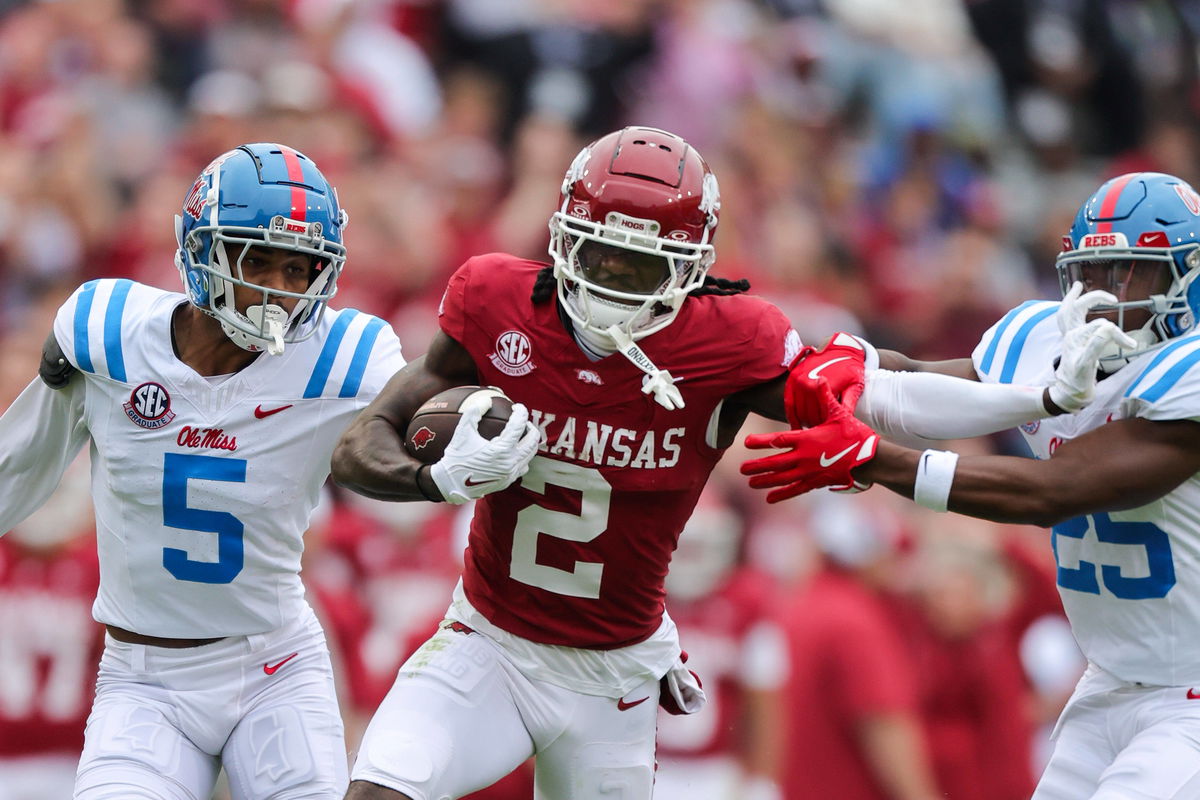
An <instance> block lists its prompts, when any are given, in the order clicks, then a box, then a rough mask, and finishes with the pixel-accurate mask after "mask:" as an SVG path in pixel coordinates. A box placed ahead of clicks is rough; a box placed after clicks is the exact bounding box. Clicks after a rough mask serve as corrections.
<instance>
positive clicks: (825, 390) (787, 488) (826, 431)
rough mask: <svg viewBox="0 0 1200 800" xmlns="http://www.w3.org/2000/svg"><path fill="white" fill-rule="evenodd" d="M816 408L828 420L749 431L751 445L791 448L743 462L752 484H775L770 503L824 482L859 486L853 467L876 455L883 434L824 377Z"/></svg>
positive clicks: (818, 385)
mask: <svg viewBox="0 0 1200 800" xmlns="http://www.w3.org/2000/svg"><path fill="white" fill-rule="evenodd" d="M814 394H815V395H816V399H817V404H816V406H815V408H816V410H817V411H818V413H820V414H821V415H823V416H824V417H825V422H822V423H821V424H820V425H816V426H814V427H811V428H807V429H805V430H798V431H783V432H781V433H758V434H752V435H750V436H747V437H746V447H749V448H750V449H752V450H764V449H767V448H772V447H778V448H784V447H786V448H789V449H788V450H787V452H783V453H775V454H774V455H769V456H763V457H762V458H756V459H752V460H750V461H747V462H745V463H744V464H742V474H743V475H750V476H752V477H751V478H750V486H751V487H752V488H754V489H765V488H771V487H775V488H771V491H770V492H768V493H767V502H768V503H778V502H779V501H780V500H787V499H788V498H789V497H795V496H796V495H798V494H804V493H805V492H808V491H811V490H813V489H819V488H821V487H824V486H831V487H834V489H835V490H851V489H855V488H861V487H862V486H863V484H859V483H857V482H856V481H855V480H854V476H852V475H851V474H850V471H851V470H852V469H854V468H855V467H858V466H861V465H862V464H865V463H867V462H868V461H870V460H871V459H872V458H874V457H875V449H876V447H877V446H878V444H879V435H878V434H877V433H875V431H873V430H871V429H870V428H868V427H867V426H866V425H864V424H863V423H862V422H860V421H859V420H857V419H855V417H854V414H852V413H851V412H850V411H849V410H848V409H847V408H846V407H845V406H843V405H842V404H841V403H839V402H838V401H837V400H836V399H835V398H834V396H833V392H832V391H831V390H830V388H829V384H827V383H826V382H825V380H824V379H823V377H820V378H818V379H817V381H816V389H815V392H814Z"/></svg>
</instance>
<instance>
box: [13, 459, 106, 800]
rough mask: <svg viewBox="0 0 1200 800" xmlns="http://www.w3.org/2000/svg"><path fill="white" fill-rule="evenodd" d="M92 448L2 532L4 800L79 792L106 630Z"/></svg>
mask: <svg viewBox="0 0 1200 800" xmlns="http://www.w3.org/2000/svg"><path fill="white" fill-rule="evenodd" d="M89 489H90V484H89V480H88V467H87V458H86V456H84V457H81V458H80V459H79V460H78V461H76V462H75V464H74V465H73V466H72V467H71V468H70V470H69V471H68V472H67V474H66V476H65V477H64V478H63V482H62V484H61V485H60V486H59V489H58V491H57V492H56V493H55V495H54V496H53V497H52V498H51V499H50V500H49V501H48V502H47V503H46V504H45V505H44V506H43V507H42V509H41V510H40V511H38V512H37V513H35V514H34V515H33V516H31V517H30V518H29V519H27V520H26V521H25V522H24V523H22V524H21V526H20V527H18V528H15V529H14V530H13V531H11V532H10V533H9V534H8V535H7V536H4V537H2V538H0V660H2V661H3V664H4V669H3V670H2V671H0V800H47V799H48V798H59V797H70V796H71V793H72V791H73V789H74V785H75V767H76V765H77V764H78V763H79V753H80V751H81V750H82V749H83V729H84V725H85V723H86V722H87V717H88V713H89V711H90V710H91V707H92V694H93V691H94V686H95V681H96V662H97V660H99V657H100V652H101V650H102V649H103V641H102V640H103V632H104V628H103V627H102V626H100V625H98V624H97V623H96V622H95V621H93V620H92V600H93V599H94V598H95V596H96V589H97V586H98V584H99V573H98V570H99V566H98V564H97V560H96V544H95V539H94V536H93V527H92V515H91V510H92V504H91V500H90V493H89Z"/></svg>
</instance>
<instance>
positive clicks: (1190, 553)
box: [973, 301, 1200, 686]
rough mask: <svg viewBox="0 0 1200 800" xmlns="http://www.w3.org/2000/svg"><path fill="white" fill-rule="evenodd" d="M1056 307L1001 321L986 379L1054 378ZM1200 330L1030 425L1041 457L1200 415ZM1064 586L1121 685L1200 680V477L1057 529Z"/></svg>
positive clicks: (1084, 638)
mask: <svg viewBox="0 0 1200 800" xmlns="http://www.w3.org/2000/svg"><path fill="white" fill-rule="evenodd" d="M1058 307H1059V303H1057V302H1043V301H1031V302H1028V303H1025V304H1024V305H1021V306H1019V307H1017V308H1015V309H1013V310H1012V311H1010V312H1009V313H1008V314H1007V315H1006V316H1005V317H1004V318H1003V319H1001V320H1000V322H998V323H997V324H996V325H995V326H993V327H992V328H991V329H990V330H989V331H988V332H987V333H986V334H984V337H983V339H982V341H980V343H979V346H978V347H976V348H975V352H974V354H973V359H974V362H975V369H976V371H977V372H978V373H979V376H980V378H981V380H984V381H987V382H999V383H1023V384H1027V385H1033V386H1039V385H1046V384H1048V383H1049V382H1050V381H1051V379H1052V377H1051V376H1052V375H1053V372H1054V364H1055V361H1056V359H1057V358H1058V357H1059V355H1060V354H1061V350H1062V335H1061V334H1060V333H1059V331H1058V325H1057V323H1056V321H1055V319H1054V315H1055V312H1056V311H1057V310H1058ZM1198 362H1200V333H1197V334H1191V335H1188V336H1184V337H1181V338H1179V339H1175V340H1173V341H1171V342H1169V343H1168V344H1166V345H1164V346H1162V347H1159V348H1157V349H1155V350H1153V351H1151V352H1149V353H1145V354H1143V355H1141V356H1138V357H1136V358H1135V359H1134V360H1133V361H1131V362H1130V363H1129V364H1128V365H1126V366H1125V367H1124V368H1122V369H1121V370H1119V371H1117V372H1116V373H1114V374H1112V375H1109V376H1108V377H1106V378H1104V379H1103V380H1101V381H1100V382H1099V383H1098V384H1097V387H1096V395H1095V400H1094V401H1093V402H1092V404H1091V405H1090V406H1088V407H1087V408H1085V409H1084V410H1083V411H1081V412H1079V413H1078V414H1075V415H1063V416H1059V417H1050V418H1048V419H1043V420H1040V421H1038V422H1031V423H1028V424H1026V425H1022V426H1021V432H1022V433H1023V434H1024V435H1025V439H1026V441H1027V442H1028V443H1029V445H1030V447H1031V448H1032V450H1033V453H1034V455H1035V456H1036V457H1037V458H1041V459H1046V458H1049V457H1050V456H1051V455H1052V454H1053V453H1054V451H1055V450H1057V449H1058V447H1059V446H1061V445H1062V444H1063V442H1066V441H1070V440H1071V439H1073V438H1075V437H1077V436H1080V435H1082V434H1084V433H1087V432H1088V431H1090V430H1094V429H1095V428H1098V427H1100V426H1101V425H1104V424H1105V423H1107V422H1109V421H1112V420H1117V419H1127V418H1133V417H1143V418H1145V419H1150V420H1163V421H1165V420H1185V419H1192V420H1200V367H1198V366H1196V365H1197V363H1198ZM1051 540H1052V542H1053V546H1054V553H1055V558H1056V560H1057V563H1058V588H1059V594H1060V595H1061V596H1062V602H1063V607H1064V609H1065V610H1066V612H1067V616H1068V618H1069V619H1070V621H1071V629H1072V631H1073V632H1074V634H1075V638H1076V640H1078V642H1079V646H1080V648H1081V649H1082V650H1083V653H1084V655H1086V656H1087V658H1088V660H1089V661H1091V662H1093V663H1094V664H1096V665H1097V666H1099V667H1101V668H1102V669H1104V670H1106V671H1107V672H1109V673H1111V674H1113V675H1115V676H1116V677H1118V678H1120V679H1121V680H1124V681H1129V682H1139V683H1144V684H1150V685H1159V686H1194V685H1200V475H1193V476H1192V477H1191V478H1189V479H1188V480H1186V481H1184V482H1183V483H1182V484H1181V485H1180V486H1178V487H1176V488H1175V489H1173V490H1172V491H1170V492H1168V493H1167V494H1166V495H1165V496H1163V497H1162V498H1160V499H1158V500H1156V501H1155V502H1153V503H1150V504H1148V505H1144V506H1141V507H1140V508H1134V509H1130V510H1128V511H1113V512H1108V513H1097V514H1089V515H1087V516H1084V517H1078V518H1075V519H1071V520H1067V521H1066V522H1062V523H1060V524H1058V525H1055V526H1054V528H1053V532H1052V539H1051Z"/></svg>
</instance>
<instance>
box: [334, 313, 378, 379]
mask: <svg viewBox="0 0 1200 800" xmlns="http://www.w3.org/2000/svg"><path fill="white" fill-rule="evenodd" d="M384 324H385V323H384V321H383V320H381V319H379V317H373V318H372V319H371V321H370V322H368V323H367V326H366V327H365V328H363V332H362V335H361V336H359V337H358V345H357V346H356V347H355V348H354V357H353V358H351V359H350V368H349V369H347V370H346V380H345V381H343V382H342V390H341V391H340V392H338V397H354V396H355V395H357V394H358V389H359V387H360V386H361V385H362V379H363V375H365V374H366V372H367V361H368V360H369V359H370V357H371V348H372V347H374V346H375V340H376V339H378V338H379V332H380V331H382V330H383V326H384Z"/></svg>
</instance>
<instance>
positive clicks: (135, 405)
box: [124, 381, 175, 430]
mask: <svg viewBox="0 0 1200 800" xmlns="http://www.w3.org/2000/svg"><path fill="white" fill-rule="evenodd" d="M124 408H125V415H126V416H127V417H129V419H131V420H132V421H133V422H134V424H136V425H140V426H142V427H143V428H149V429H151V430H154V429H156V428H161V427H162V426H164V425H166V424H167V423H168V422H170V421H171V420H173V419H175V412H174V411H172V410H171V395H170V394H168V393H167V390H166V389H165V388H163V385H162V384H160V383H154V382H153V381H147V382H146V383H143V384H142V385H141V386H138V387H137V388H136V389H134V390H133V391H132V392H130V393H129V400H127V401H126V402H125V406H124Z"/></svg>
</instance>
